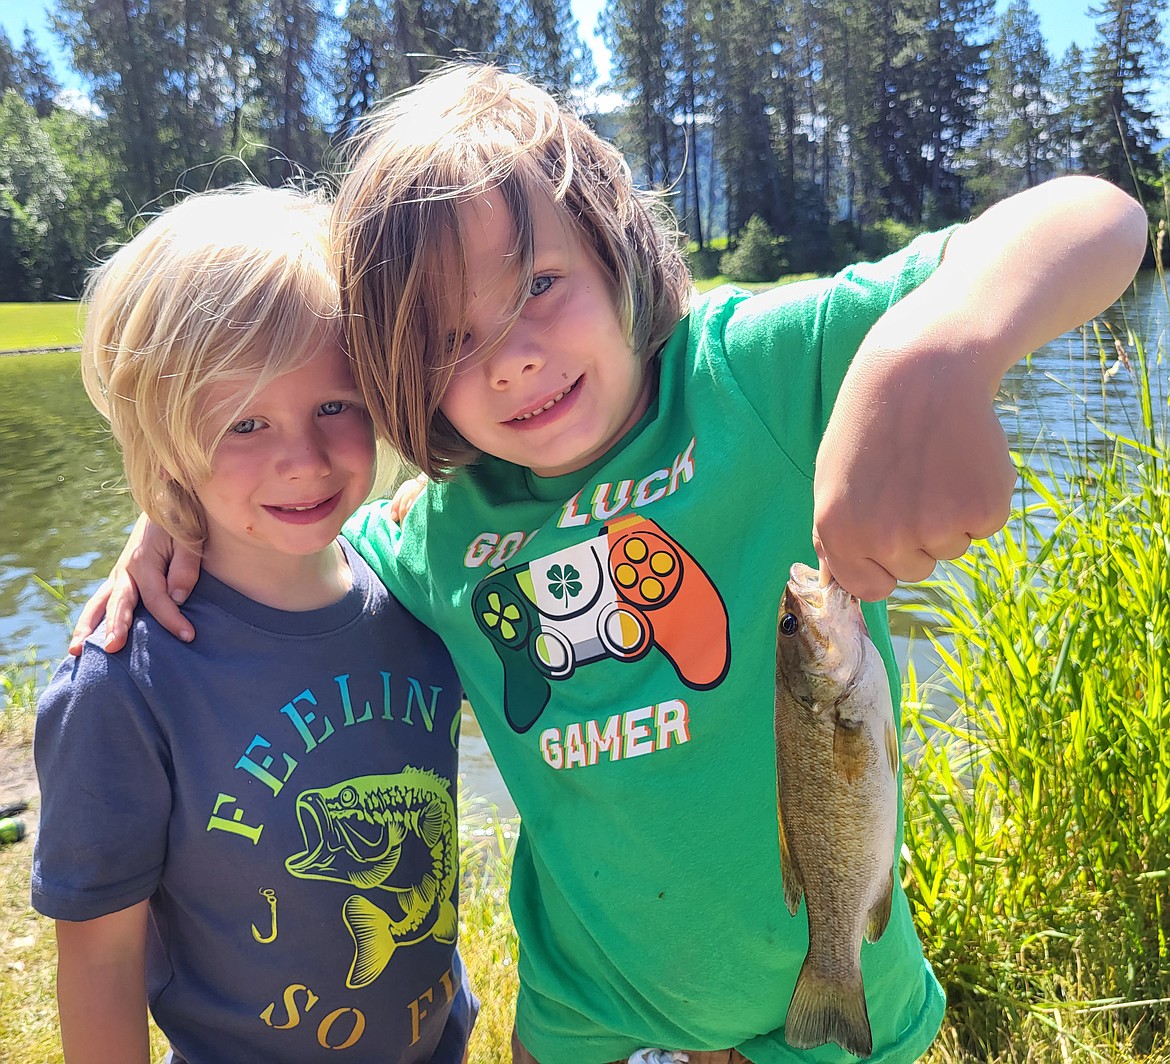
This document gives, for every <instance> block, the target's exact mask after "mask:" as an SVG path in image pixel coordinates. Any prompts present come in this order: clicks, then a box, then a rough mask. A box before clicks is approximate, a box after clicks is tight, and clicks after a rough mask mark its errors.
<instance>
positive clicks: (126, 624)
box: [69, 514, 200, 657]
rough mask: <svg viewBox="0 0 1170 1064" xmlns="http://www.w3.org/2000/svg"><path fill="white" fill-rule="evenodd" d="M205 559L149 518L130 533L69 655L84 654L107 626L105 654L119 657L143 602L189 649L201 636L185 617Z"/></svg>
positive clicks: (71, 639)
mask: <svg viewBox="0 0 1170 1064" xmlns="http://www.w3.org/2000/svg"><path fill="white" fill-rule="evenodd" d="M199 567H200V555H199V554H198V553H196V552H195V551H192V550H189V549H187V548H186V547H184V546H183V545H182V544H180V543H176V542H175V541H174V540H173V539H171V537H170V534H169V533H167V532H166V531H164V530H163V529H162V528H161V527H160V526H158V525H155V524H152V523H151V522H150V521H149V520H148V519H147V517H146V515H145V514H139V515H138V520H137V521H136V522H135V524H134V527H133V528H132V529H131V530H130V536H129V538H128V539H127V540H126V545H125V546H124V547H123V548H122V553H121V554H119V555H118V560H117V562H115V563H114V568H113V569H112V570H110V575H109V576H107V577H106V579H105V580H104V581H102V583H101V584H100V585H99V587H98V589H97V590H96V591H95V592H94V593H93V594H92V595H91V596H90V597H89V600H88V601H87V602H86V604H85V606H84V607H82V610H81V614H80V616H79V617H78V618H77V626H76V627H75V628H74V629H73V634H72V635H71V636H70V637H69V653H70V654H72V655H73V656H74V657H76V656H77V655H78V654H80V653H81V644H82V643H84V642H85V637H86V636H88V635H89V634H90V633H91V632H93V631H96V629H97V627H98V625H100V624H101V623H102V619H103V618H104V619H105V622H106V640H105V644H104V646H105V649H106V650H108V651H110V652H111V653H114V652H116V651H119V650H121V649H122V647H124V646H125V645H126V634H127V633H128V632H129V631H130V622H131V620H132V619H133V617H134V607H135V606H136V605H137V604H138V600H139V597H141V599H142V601H143V603H144V604H145V605H146V607H147V609H149V610H150V612H151V614H152V616H153V617H154V618H155V620H157V621H158V622H159V624H161V625H162V626H163V627H164V628H165V629H166V630H167V631H168V632H170V633H171V634H172V635H174V636H177V637H178V638H179V639H182V640H183V641H184V642H185V643H189V642H190V641H191V640H192V639H194V638H195V630H194V628H192V627H191V623H190V622H189V621H188V620H187V618H186V617H184V616H183V615H182V613H180V612H179V605H180V604H182V603H183V602H186V601H187V596H188V595H190V594H191V589H192V588H193V587H194V586H195V585H196V583H198V581H199Z"/></svg>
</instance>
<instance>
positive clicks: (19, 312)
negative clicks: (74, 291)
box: [0, 302, 83, 353]
mask: <svg viewBox="0 0 1170 1064" xmlns="http://www.w3.org/2000/svg"><path fill="white" fill-rule="evenodd" d="M82 322H83V318H82V315H81V310H80V304H78V303H73V302H59V303H0V353H3V352H6V351H29V350H36V349H37V348H41V347H73V346H76V345H77V344H79V343H80V342H81V326H82Z"/></svg>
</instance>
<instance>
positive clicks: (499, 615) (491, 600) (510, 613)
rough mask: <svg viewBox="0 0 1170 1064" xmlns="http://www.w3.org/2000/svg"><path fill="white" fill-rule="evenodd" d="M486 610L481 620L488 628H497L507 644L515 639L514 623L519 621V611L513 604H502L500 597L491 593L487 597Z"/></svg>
mask: <svg viewBox="0 0 1170 1064" xmlns="http://www.w3.org/2000/svg"><path fill="white" fill-rule="evenodd" d="M487 603H488V608H487V610H485V611H484V614H483V620H484V623H485V624H486V625H487V626H488V627H489V628H497V627H498V628H499V630H500V635H502V636H503V637H504V638H505V639H506V640H508V642H511V641H512V640H513V639H515V638H516V632H517V629H516V622H517V621H518V620H520V611H519V610H518V609H517V608H516V605H515V603H512V602H509V603H506V604H505V603H503V602H501V601H500V596H499V595H498V594H497V593H496V592H495V591H493V592H492V593H491V594H490V595H488V597H487Z"/></svg>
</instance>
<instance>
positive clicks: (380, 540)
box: [341, 499, 431, 623]
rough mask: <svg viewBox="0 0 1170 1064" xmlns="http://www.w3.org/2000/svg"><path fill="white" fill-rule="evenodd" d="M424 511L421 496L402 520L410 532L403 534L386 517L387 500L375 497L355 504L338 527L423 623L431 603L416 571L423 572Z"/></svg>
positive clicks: (380, 577)
mask: <svg viewBox="0 0 1170 1064" xmlns="http://www.w3.org/2000/svg"><path fill="white" fill-rule="evenodd" d="M426 511H427V505H426V503H425V500H424V499H420V500H419V501H418V502H416V503H415V505H414V506H413V507H412V508H411V510H410V512H409V513H408V514H407V515H406V519H405V521H404V525H405V526H407V527H408V528H409V529H410V531H409V533H406V534H404V532H403V528H402V527H401V526H399V525H398V524H396V523H395V522H394V521H392V520H391V519H390V501H389V500H388V499H377V500H375V501H374V502H369V503H366V504H365V505H364V506H362V507H359V508H358V510H357V511H356V512H355V513H354V515H353V516H352V517H351V518H350V519H349V520H348V521H346V522H345V525H344V526H343V528H342V529H341V534H342V535H343V536H344V537H345V538H346V539H347V540H348V541H349V542H350V543H351V544H352V545H353V547H354V549H355V550H356V551H357V552H358V554H360V555H361V556H362V558H364V559H365V562H366V564H367V565H369V567H370V568H371V569H373V570H374V573H375V574H376V575H377V577H378V579H379V580H381V581H382V583H383V584H385V585H386V587H387V589H388V590H389V591H390V593H391V594H392V595H393V596H394V597H395V598H396V599H398V601H399V602H401V603H402V605H403V606H405V607H406V608H407V609H408V610H409V611H410V612H411V614H413V615H414V616H415V617H417V618H418V619H420V620H422V621H423V622H424V623H428V621H427V618H428V616H429V615H430V613H431V602H430V595H429V594H428V592H427V586H426V581H425V580H423V581H420V580H419V579H418V575H417V574H418V573H419V572H420V571H421V572H422V573H424V574H425V572H426V559H425V555H424V545H425V541H426V522H425V517H426Z"/></svg>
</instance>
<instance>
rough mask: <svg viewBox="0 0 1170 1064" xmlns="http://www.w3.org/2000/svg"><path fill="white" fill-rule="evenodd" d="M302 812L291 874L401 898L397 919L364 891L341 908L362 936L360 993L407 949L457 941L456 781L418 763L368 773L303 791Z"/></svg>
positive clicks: (353, 977)
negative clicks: (428, 942)
mask: <svg viewBox="0 0 1170 1064" xmlns="http://www.w3.org/2000/svg"><path fill="white" fill-rule="evenodd" d="M296 815H297V821H298V825H299V827H300V830H301V837H302V841H303V843H304V848H303V850H302V851H301V852H300V853H297V854H294V855H293V856H291V857H289V858H288V860H286V861H285V868H286V869H287V870H288V872H289V873H290V874H292V875H294V876H296V877H298V878H299V879H323V880H328V881H330V882H333V883H343V884H345V885H347V886H350V887H357V888H358V889H360V890H364V891H373V890H383V891H388V892H390V893H391V895H393V902H394V903H395V904H391V905H389V906H388V907H389V908H390V909H391V910H392V912H393V913H394V915H391V914H390V913H387V912H386V911H385V910H384V909H381V908H379V907H378V906H377V905H375V904H374V903H373V902H371V901H369V900H368V899H367V898H366V897H364V896H362V895H360V894H359V895H353V896H351V897H350V898H349V899H348V900H347V901H346V902H345V904H344V906H343V907H342V919H343V920H344V922H345V926H346V927H347V928H348V929H349V932H350V934H351V935H352V936H353V940H354V960H353V964H352V965H351V966H350V973H349V980H348V981H347V985H348V986H349V987H350V988H351V989H360V988H361V987H363V986H368V985H369V984H370V983H372V982H373V981H374V980H375V979H377V978H378V976H379V975H381V973H382V971H383V970H384V969H385V967H386V965H387V964H389V962H390V958H391V957H392V956H393V954H394V951H395V950H396V949H397V948H398V946H400V945H410V944H413V943H415V942H419V941H421V940H422V939H424V938H426V937H427V936H433V937H434V938H435V939H436V940H437V941H439V942H445V943H446V942H453V941H454V940H455V934H456V931H457V930H458V915H457V913H456V910H455V889H456V879H457V877H458V873H459V855H458V845H457V838H456V823H455V804H454V802H453V801H452V799H451V792H450V784H449V783H448V781H447V780H445V779H443V778H442V777H441V776H438V775H436V774H435V773H434V772H431V771H429V770H427V769H419V768H413V767H411V766H407V767H406V768H405V769H404V770H403V771H402V772H400V773H398V774H397V775H393V776H360V777H357V778H355V779H350V780H345V781H344V782H342V783H338V784H335V785H333V786H331V787H318V788H314V789H311V790H306V791H303V792H302V793H301V794H300V795H298V797H297V804H296Z"/></svg>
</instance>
